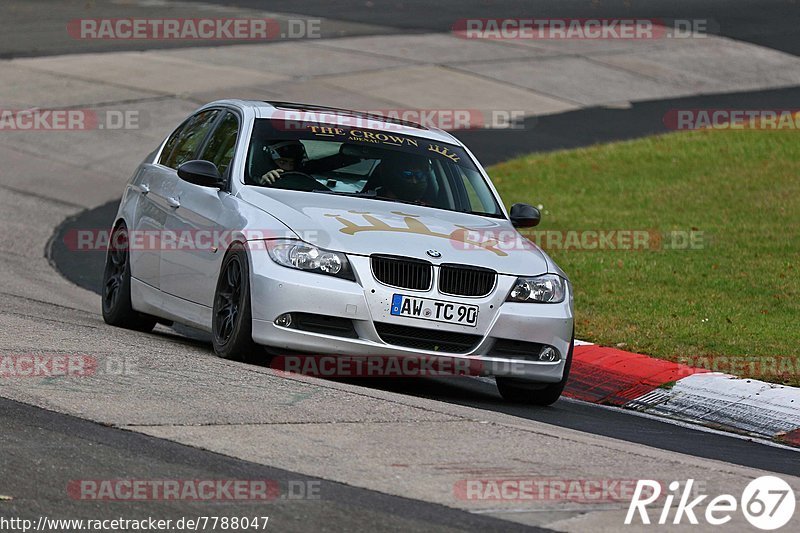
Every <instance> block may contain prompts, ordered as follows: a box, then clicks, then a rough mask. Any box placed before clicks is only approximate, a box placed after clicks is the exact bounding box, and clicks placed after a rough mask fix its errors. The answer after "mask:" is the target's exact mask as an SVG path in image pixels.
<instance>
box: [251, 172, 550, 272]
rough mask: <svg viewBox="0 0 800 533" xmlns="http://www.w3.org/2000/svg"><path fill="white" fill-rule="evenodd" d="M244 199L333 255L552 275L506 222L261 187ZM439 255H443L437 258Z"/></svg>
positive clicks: (540, 256)
mask: <svg viewBox="0 0 800 533" xmlns="http://www.w3.org/2000/svg"><path fill="white" fill-rule="evenodd" d="M239 197H240V198H241V199H242V200H244V201H245V202H247V203H249V204H251V205H253V206H255V207H257V208H259V209H261V210H263V211H265V212H266V213H269V214H270V215H272V216H274V217H275V218H277V219H278V220H280V221H281V222H283V223H284V224H285V225H286V226H287V227H288V228H289V229H291V230H292V231H293V232H294V233H296V234H297V236H298V237H299V238H301V239H303V240H304V241H306V242H309V243H311V244H315V245H317V246H320V247H322V248H327V249H330V250H335V251H339V252H345V253H350V254H358V255H371V254H389V255H397V256H403V257H413V258H418V259H425V260H428V261H431V262H432V263H434V264H439V263H460V264H468V265H475V266H481V267H486V268H491V269H494V270H496V271H498V272H500V273H502V274H513V275H520V276H534V275H538V274H544V273H545V272H547V261H546V259H545V256H544V254H543V253H542V251H541V250H540V249H539V248H538V247H537V246H536V245H535V244H533V243H531V242H530V241H528V240H527V239H525V238H524V237H522V236H521V235H520V234H519V233H518V232H517V231H516V230H515V229H514V227H513V226H512V225H511V223H510V222H509V221H508V220H506V219H501V218H491V217H484V216H479V215H471V214H466V213H457V212H454V211H447V210H443V209H435V208H431V207H424V206H417V205H410V204H402V203H394V202H389V201H384V200H373V199H369V198H354V197H348V196H337V195H332V194H319V193H308V192H298V191H287V190H279V189H265V188H259V187H244V188H243V189H242V190H241V191H240V193H239ZM429 251H430V252H431V253H430V254H429V253H428V252H429ZM436 252H438V253H439V254H441V256H440V257H435V256H436ZM432 255H433V257H432Z"/></svg>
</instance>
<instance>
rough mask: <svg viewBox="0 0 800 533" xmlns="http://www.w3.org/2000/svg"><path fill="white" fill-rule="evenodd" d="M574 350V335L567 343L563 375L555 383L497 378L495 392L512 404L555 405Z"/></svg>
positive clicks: (562, 389)
mask: <svg viewBox="0 0 800 533" xmlns="http://www.w3.org/2000/svg"><path fill="white" fill-rule="evenodd" d="M574 348H575V333H574V332H573V334H572V341H570V343H569V353H567V361H566V363H565V365H564V375H563V377H562V378H561V381H559V382H557V383H535V382H532V381H527V382H526V381H522V380H518V379H514V378H506V377H500V376H498V377H497V390H498V391H499V392H500V396H502V397H503V399H504V400H506V401H508V402H512V403H523V404H527V405H540V406H547V405H552V404H554V403H556V400H558V399H559V398H560V397H561V393H562V392H563V391H564V387H565V386H566V384H567V379H569V370H570V368H571V367H572V351H573V349H574Z"/></svg>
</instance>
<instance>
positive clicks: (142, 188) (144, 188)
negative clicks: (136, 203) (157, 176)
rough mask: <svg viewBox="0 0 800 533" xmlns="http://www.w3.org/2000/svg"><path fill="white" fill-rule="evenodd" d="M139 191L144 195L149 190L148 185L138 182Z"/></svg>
mask: <svg viewBox="0 0 800 533" xmlns="http://www.w3.org/2000/svg"><path fill="white" fill-rule="evenodd" d="M139 191H141V193H142V195H146V194H147V193H149V192H150V186H149V185H148V184H146V183H141V184H139Z"/></svg>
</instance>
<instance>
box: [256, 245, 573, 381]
mask: <svg viewBox="0 0 800 533" xmlns="http://www.w3.org/2000/svg"><path fill="white" fill-rule="evenodd" d="M249 255H250V262H251V265H250V272H251V305H252V315H253V340H254V341H255V342H257V343H259V344H263V345H265V346H269V347H272V348H275V349H277V351H280V349H287V350H292V351H300V352H302V353H304V354H314V355H316V354H347V355H358V356H389V357H392V356H396V357H404V356H416V357H419V356H424V357H426V358H427V357H431V358H437V359H439V358H442V359H457V360H463V361H465V362H467V361H468V362H469V363H470V365H469V366H470V368H479V369H480V371H479V374H481V375H487V376H509V377H516V378H521V379H526V380H530V381H536V382H543V383H553V382H558V381H560V380H561V378H562V375H563V372H564V364H565V361H566V357H567V354H568V352H569V349H570V342H571V340H572V332H573V313H572V308H571V305H570V302H571V295H569V294H568V295H567V297H566V298H565V300H564V302H563V303H560V304H535V303H515V302H506V301H505V299H506V296H507V294H508V292H509V291H510V289H511V286H512V284H513V283H514V281H515V280H516V277H515V276H506V275H499V276H498V281H497V284H496V286H495V289H494V291H493V292H492V293H491V294H490V295H488V296H486V297H481V298H471V297H457V296H449V295H443V294H440V293H439V292H438V291H437V289H436V283H434V288H432V289H431V290H429V291H425V292H419V291H410V290H406V289H399V288H393V287H389V286H386V285H383V284H381V283H379V282H377V281H376V280H375V279H374V278H373V276H372V273H371V269H370V263H369V258H368V257H363V256H348V258H349V260H350V263H351V266H352V267H353V270H354V271H355V273H356V278H357V280H358V281H357V282H352V281H347V280H343V279H339V278H335V277H332V276H325V275H321V274H316V273H309V272H303V271H299V270H294V269H290V268H286V267H283V266H280V265H277V264H275V263H274V262H273V261H272V260H271V259H270V258H269V256H268V254H267V252H266V251H265V250H264V249H263V247H262V248H261V249H252V248H251V250H250V254H249ZM397 293H399V294H409V295H418V296H421V297H425V298H432V299H439V300H447V301H450V302H456V303H465V304H474V305H479V306H480V312H479V314H478V324H477V326H476V327H469V326H463V325H455V324H448V323H440V322H431V321H427V320H420V319H415V318H406V317H397V316H392V315H391V314H390V302H391V300H392V296H393V295H394V294H397ZM290 312H291V313H310V314H315V315H323V316H328V317H338V318H344V319H348V320H351V321H352V324H353V328H354V330H355V333H356V337H357V338H348V337H342V336H335V335H327V334H322V333H315V332H310V331H303V330H298V329H293V328H286V327H281V326H278V325H276V324H275V319H276V318H277V317H278V316H279V315H281V314H283V313H290ZM376 322H379V323H387V324H394V325H399V326H408V327H414V328H424V329H428V330H439V331H440V332H451V333H466V334H471V335H477V336H479V337H480V340H479V341H478V342H477V343H476V344H475V345H474V347H473V348H471V349H470V350H469V351H466V352H465V353H447V352H443V351H434V350H420V349H415V348H409V347H405V346H399V345H395V344H388V343H387V342H384V340H383V339H382V338H381V336H380V335H379V334H378V330H377V329H376V326H375V323H376ZM498 340H512V341H521V342H525V343H535V344H537V345H549V346H552V347H554V348H555V349H556V350H558V352H559V354H560V355H561V358H560V360H558V361H555V362H542V361H538V360H532V359H529V358H523V357H519V356H518V355H516V354H515V355H513V356H508V355H503V354H500V355H498V352H497V349H496V347H497V346H499V345H498V344H497V343H498ZM533 355H534V356H535V355H536V354H533ZM473 363H477V365H476V364H473Z"/></svg>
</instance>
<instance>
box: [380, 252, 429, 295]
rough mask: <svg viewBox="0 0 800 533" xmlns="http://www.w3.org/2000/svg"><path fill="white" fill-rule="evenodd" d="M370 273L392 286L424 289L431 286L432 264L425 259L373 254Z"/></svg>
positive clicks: (416, 289) (417, 289)
mask: <svg viewBox="0 0 800 533" xmlns="http://www.w3.org/2000/svg"><path fill="white" fill-rule="evenodd" d="M370 259H371V262H372V274H373V275H374V276H375V279H377V280H378V281H380V282H381V283H384V284H386V285H391V286H392V287H400V288H403V289H411V290H415V291H426V290H428V289H430V288H431V278H432V276H433V266H432V265H431V264H430V263H429V262H427V261H421V260H419V259H408V258H405V257H395V256H391V255H373V256H372V257H371V258H370Z"/></svg>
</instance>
